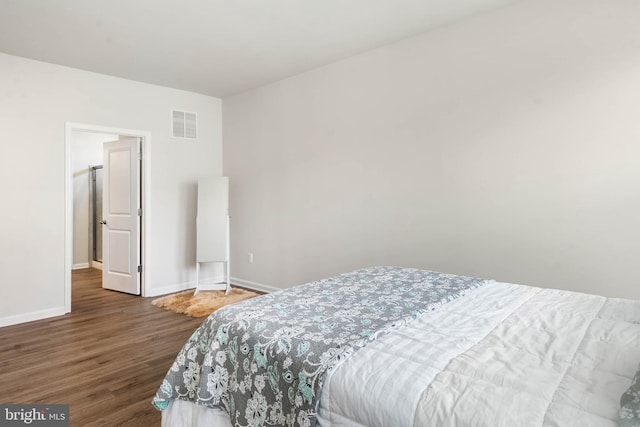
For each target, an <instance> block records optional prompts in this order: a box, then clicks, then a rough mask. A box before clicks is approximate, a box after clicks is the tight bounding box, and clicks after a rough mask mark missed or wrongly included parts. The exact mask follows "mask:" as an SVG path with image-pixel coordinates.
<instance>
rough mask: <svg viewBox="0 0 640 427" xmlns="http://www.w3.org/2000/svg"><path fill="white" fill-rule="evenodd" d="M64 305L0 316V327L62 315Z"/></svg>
mask: <svg viewBox="0 0 640 427" xmlns="http://www.w3.org/2000/svg"><path fill="white" fill-rule="evenodd" d="M63 314H65V312H64V307H56V308H48V309H46V310H39V311H32V312H30V313H23V314H16V315H13V316H7V317H0V328H1V327H3V326H10V325H17V324H19V323H26V322H33V321H34V320H42V319H47V318H49V317H56V316H62V315H63Z"/></svg>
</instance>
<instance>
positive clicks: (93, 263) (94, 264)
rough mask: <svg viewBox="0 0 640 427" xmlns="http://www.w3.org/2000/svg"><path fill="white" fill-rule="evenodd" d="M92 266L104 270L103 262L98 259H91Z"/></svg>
mask: <svg viewBox="0 0 640 427" xmlns="http://www.w3.org/2000/svg"><path fill="white" fill-rule="evenodd" d="M91 267H92V268H95V269H96V270H102V263H101V262H98V261H91Z"/></svg>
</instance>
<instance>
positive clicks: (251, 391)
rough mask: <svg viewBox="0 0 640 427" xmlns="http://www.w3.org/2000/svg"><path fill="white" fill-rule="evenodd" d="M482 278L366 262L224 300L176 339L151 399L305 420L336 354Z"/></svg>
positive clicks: (293, 422) (305, 425)
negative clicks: (178, 343) (180, 343)
mask: <svg viewBox="0 0 640 427" xmlns="http://www.w3.org/2000/svg"><path fill="white" fill-rule="evenodd" d="M485 282H486V281H485V280H481V279H475V278H471V277H464V276H456V275H451V274H442V273H436V272H431V271H425V270H417V269H409V268H400V267H372V268H365V269H361V270H356V271H354V272H351V273H346V274H342V275H340V276H336V277H331V278H328V279H324V280H319V281H316V282H312V283H309V284H306V285H301V286H297V287H294V288H291V289H287V290H285V291H281V292H276V293H272V294H267V295H263V296H260V297H256V298H253V299H250V300H246V301H243V302H240V303H237V304H233V305H230V306H226V307H223V308H221V309H220V310H218V311H216V312H214V313H213V314H211V315H210V316H209V317H208V318H207V319H206V320H205V321H204V323H203V324H202V325H201V326H200V327H199V328H198V329H197V330H196V331H195V332H194V333H193V335H192V336H191V338H190V339H189V340H188V342H187V343H186V344H185V345H184V347H183V348H182V350H181V351H180V353H179V354H178V356H177V358H176V360H175V362H174V363H173V366H171V368H170V369H169V372H168V373H167V375H166V377H165V379H164V381H163V382H162V385H161V386H160V388H159V390H158V392H157V393H156V396H155V398H154V400H153V404H154V405H155V406H156V407H157V408H158V409H161V410H162V409H165V408H166V407H167V406H168V404H169V402H170V401H171V400H174V399H181V400H188V401H192V402H195V403H197V404H201V405H206V406H210V407H214V406H217V407H221V408H223V409H224V410H225V411H227V412H228V413H229V416H230V418H231V422H232V424H233V425H234V426H263V425H278V426H291V427H293V426H301V427H310V426H314V425H315V422H316V410H317V404H318V402H319V395H320V392H321V388H322V383H323V380H324V378H325V375H326V374H327V373H329V372H331V371H332V370H333V369H335V368H336V366H337V365H338V364H339V363H340V362H341V361H343V360H345V359H347V358H348V357H349V356H351V355H352V354H353V353H354V352H356V351H357V350H358V349H360V348H362V347H364V346H365V345H367V344H368V343H370V342H372V341H374V340H375V339H376V338H378V337H380V336H382V335H384V334H387V333H389V332H390V331H392V330H393V329H395V328H397V327H399V326H402V325H405V324H407V323H408V322H410V321H412V320H414V319H416V318H418V317H419V316H420V315H422V314H424V313H426V312H428V311H430V310H434V309H436V308H437V307H438V306H440V305H442V304H444V303H446V302H448V301H451V300H453V299H455V298H457V297H459V296H461V295H463V294H464V293H465V292H467V291H468V290H470V289H473V288H476V287H478V286H481V285H483V284H484V283H485Z"/></svg>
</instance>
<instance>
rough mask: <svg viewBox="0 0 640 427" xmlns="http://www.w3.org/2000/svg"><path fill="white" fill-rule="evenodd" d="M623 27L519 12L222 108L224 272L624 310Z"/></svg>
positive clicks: (624, 17) (636, 209)
mask: <svg viewBox="0 0 640 427" xmlns="http://www.w3.org/2000/svg"><path fill="white" fill-rule="evenodd" d="M638 22H640V3H638V2H635V1H630V0H609V1H606V2H603V1H600V0H535V1H534V0H531V1H522V2H519V3H516V4H514V5H513V6H510V7H507V8H504V9H501V10H498V11H494V12H492V13H489V14H486V15H482V16H479V17H476V18H475V19H473V20H469V21H466V22H463V23H459V24H456V25H452V26H449V27H446V28H443V29H440V30H438V31H434V32H431V33H426V34H424V35H421V36H418V37H414V38H411V39H407V40H404V41H402V42H399V43H396V44H393V45H389V46H387V47H384V48H381V49H377V50H374V51H371V52H368V53H366V54H362V55H359V56H357V57H353V58H350V59H347V60H344V61H341V62H338V63H335V64H332V65H330V66H327V67H324V68H320V69H317V70H314V71H311V72H308V73H305V74H301V75H298V76H295V77H292V78H289V79H286V80H283V81H280V82H278V83H275V84H272V85H269V86H265V87H262V88H258V89H255V90H252V91H250V92H247V93H244V94H241V95H238V96H235V97H231V98H228V99H225V100H224V102H223V108H224V123H225V127H224V173H225V175H228V176H229V177H230V183H231V193H230V195H231V196H230V197H231V201H230V209H231V215H232V259H235V262H234V264H233V266H234V269H233V275H234V276H235V277H236V278H238V279H241V281H247V282H256V283H258V284H263V285H268V286H273V287H279V288H285V287H289V286H292V285H295V284H298V283H302V282H306V281H309V280H313V279H317V278H321V277H323V276H328V275H333V274H336V273H340V272H344V271H348V270H350V269H355V268H358V267H363V266H367V265H375V264H388V265H403V266H414V267H421V268H427V269H432V270H438V271H446V272H452V273H458V274H468V275H475V276H480V277H485V278H495V279H498V280H502V281H512V282H516V283H522V284H529V285H537V286H544V287H557V288H564V289H570V290H577V291H583V292H590V293H597V294H603V295H611V296H624V297H634V298H640V286H638V279H637V278H638V265H639V262H638V258H639V257H640V96H639V95H640V50H639V48H638V46H640V32H638ZM248 252H252V253H254V263H253V264H250V263H249V262H248V260H247V253H248Z"/></svg>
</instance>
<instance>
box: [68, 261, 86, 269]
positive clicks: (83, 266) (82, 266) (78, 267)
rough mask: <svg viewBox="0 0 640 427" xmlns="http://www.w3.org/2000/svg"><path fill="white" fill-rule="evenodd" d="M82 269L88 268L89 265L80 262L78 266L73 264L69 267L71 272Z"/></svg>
mask: <svg viewBox="0 0 640 427" xmlns="http://www.w3.org/2000/svg"><path fill="white" fill-rule="evenodd" d="M83 268H89V263H88V262H82V263H80V264H73V265H72V266H71V269H72V270H82V269H83Z"/></svg>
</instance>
